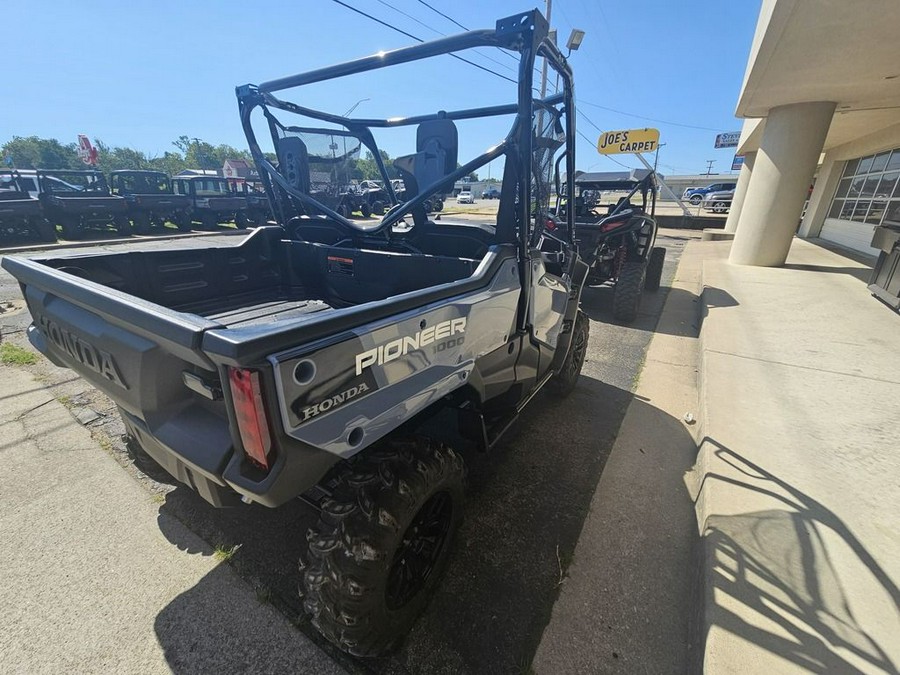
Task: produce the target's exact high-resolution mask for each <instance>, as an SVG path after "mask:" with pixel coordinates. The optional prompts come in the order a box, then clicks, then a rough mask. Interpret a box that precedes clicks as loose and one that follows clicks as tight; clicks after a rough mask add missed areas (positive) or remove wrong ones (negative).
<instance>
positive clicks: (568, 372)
mask: <svg viewBox="0 0 900 675" xmlns="http://www.w3.org/2000/svg"><path fill="white" fill-rule="evenodd" d="M590 336H591V322H590V320H589V319H588V318H587V315H586V314H585V313H584V312H582V311H581V310H580V309H579V310H578V314H577V315H576V317H575V325H574V326H573V327H572V342H571V344H570V345H569V353H568V354H567V355H566V360H565V361H563V364H562V368H560V369H559V372H558V373H556V374H555V375H554V376H553V377H552V378H550V380H549V381H548V382H547V389H548V390H549V391H550V392H551V393H553V394H554V395H555V396H558V397H564V396H568V395H569V394H571V393H572V390H573V389H575V385H576V384H577V383H578V378H579V376H580V375H581V368H582V367H583V366H584V359H585V356H587V345H588V340H589V339H590Z"/></svg>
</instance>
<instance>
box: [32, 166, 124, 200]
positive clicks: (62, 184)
mask: <svg viewBox="0 0 900 675" xmlns="http://www.w3.org/2000/svg"><path fill="white" fill-rule="evenodd" d="M41 184H42V185H43V188H44V191H45V192H51V193H53V194H63V195H79V194H89V195H97V194H104V195H105V194H109V191H108V190H107V188H106V180H105V179H104V178H103V174H101V173H93V172H86V173H82V172H78V171H71V172H70V171H54V172H53V173H52V174H43V175H41Z"/></svg>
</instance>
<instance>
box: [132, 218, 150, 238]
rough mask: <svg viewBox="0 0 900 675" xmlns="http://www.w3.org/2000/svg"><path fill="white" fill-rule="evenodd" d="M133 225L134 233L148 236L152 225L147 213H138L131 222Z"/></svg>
mask: <svg viewBox="0 0 900 675" xmlns="http://www.w3.org/2000/svg"><path fill="white" fill-rule="evenodd" d="M132 222H133V223H134V231H135V232H136V233H137V234H150V230H151V228H152V227H153V223H152V222H151V220H150V214H149V213H139V214H137V215H136V216H135V217H134V220H133V221H132Z"/></svg>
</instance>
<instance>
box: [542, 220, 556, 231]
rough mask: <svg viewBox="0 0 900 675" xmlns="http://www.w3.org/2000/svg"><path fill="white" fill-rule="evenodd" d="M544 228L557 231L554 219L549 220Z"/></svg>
mask: <svg viewBox="0 0 900 675" xmlns="http://www.w3.org/2000/svg"><path fill="white" fill-rule="evenodd" d="M544 227H546V228H547V229H548V230H555V229H556V221H555V220H553V218H547V222H546V223H544Z"/></svg>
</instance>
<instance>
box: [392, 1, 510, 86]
mask: <svg viewBox="0 0 900 675" xmlns="http://www.w3.org/2000/svg"><path fill="white" fill-rule="evenodd" d="M378 2H380V3H381V4H382V5H384V6H385V7H388V8H390V9H392V10H394V11H395V12H397V13H398V14H402V15H403V16H405V17H406V18H407V19H412V20H413V21H415V22H416V23H417V24H419V25H420V26H423V27H425V28H427V29H428V30H430V31H431V32H432V33H437V34H438V35H441V36H443V37H447V34H446V33H444V32H442V31H439V30H438V29H437V28H435V27H434V26H430V25H428V24H427V23H425V22H424V21H422V20H421V19H417V18H416V17H414V16H413V15H412V14H408V13H407V12H404V11H403V10H402V9H400V8H399V7H395V6H394V5H392V4H391V3H389V2H386V1H385V0H378ZM475 53H476V54H478V56H480V57H481V58H483V59H487V60H488V61H491V62H492V63H496V64H497V65H498V66H500V67H501V68H506V69H507V70H509V71H511V72H515V71H514V69H513V68H511V67H510V66H509V65H508V64H506V63H503V62H502V61H498V60H497V59H495V58H493V57H491V56H488V55H487V54H482V53H481V52H479V51H477V50H476V51H475Z"/></svg>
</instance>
